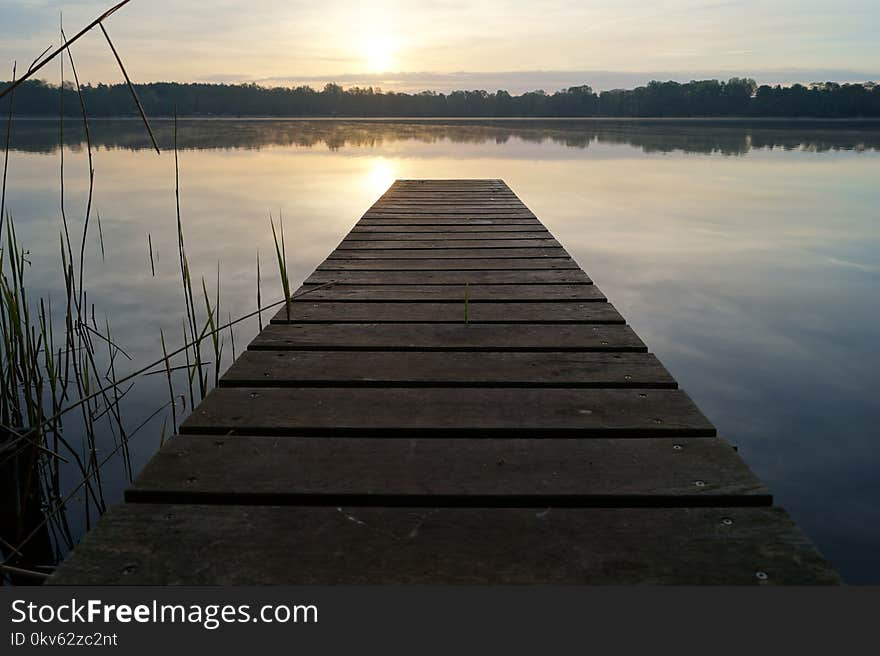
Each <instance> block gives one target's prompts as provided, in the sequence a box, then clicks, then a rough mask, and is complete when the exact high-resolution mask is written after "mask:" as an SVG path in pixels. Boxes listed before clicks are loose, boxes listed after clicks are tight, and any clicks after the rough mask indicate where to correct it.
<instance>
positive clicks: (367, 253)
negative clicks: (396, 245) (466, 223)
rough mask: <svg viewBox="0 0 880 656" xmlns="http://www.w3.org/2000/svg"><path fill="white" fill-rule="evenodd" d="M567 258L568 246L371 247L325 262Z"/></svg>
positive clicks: (342, 253)
mask: <svg viewBox="0 0 880 656" xmlns="http://www.w3.org/2000/svg"><path fill="white" fill-rule="evenodd" d="M539 258H543V259H548V258H564V259H566V260H570V259H571V258H570V257H569V255H568V253H567V252H566V251H565V249H564V248H504V249H500V248H499V249H493V248H447V249H443V250H434V251H428V250H424V249H422V250H405V249H404V250H400V249H391V250H389V249H381V248H380V249H371V250H344V251H333V252H331V253H330V255H329V256H328V257H327V260H326V261H325V263H329V262H331V261H333V260H339V259H344V260H381V259H412V260H425V259H432V260H440V259H460V260H473V259H475V260H518V259H530V260H534V259H539Z"/></svg>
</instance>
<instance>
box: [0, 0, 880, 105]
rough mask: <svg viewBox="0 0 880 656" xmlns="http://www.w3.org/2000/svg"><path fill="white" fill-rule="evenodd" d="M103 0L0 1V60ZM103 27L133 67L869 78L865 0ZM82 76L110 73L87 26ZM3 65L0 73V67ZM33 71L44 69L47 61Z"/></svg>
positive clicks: (403, 78)
mask: <svg viewBox="0 0 880 656" xmlns="http://www.w3.org/2000/svg"><path fill="white" fill-rule="evenodd" d="M115 1H116V0H68V1H66V2H65V1H57V0H0V33H2V34H3V39H2V41H0V67H5V68H7V69H8V70H9V71H10V72H11V68H12V63H13V61H15V60H17V61H18V62H19V65H20V66H25V67H26V66H27V65H28V64H29V63H30V62H31V61H32V60H33V59H34V58H35V57H36V56H37V55H39V54H40V52H42V51H43V49H44V48H46V47H47V46H49V45H52V44H54V45H57V44H59V43H60V40H59V36H58V25H59V21H60V19H61V17H62V16H63V21H64V27H65V31H66V32H67V33H68V35H71V34H74V33H75V32H77V31H78V30H79V29H80V28H81V27H83V26H85V25H86V24H87V23H88V22H90V21H91V20H92V19H94V18H95V17H97V16H98V15H99V14H100V13H101V12H102V11H103V10H104V9H106V8H108V7H109V6H110V5H111V4H113V3H114V2H115ZM106 27H107V29H108V31H109V32H110V34H111V36H112V37H113V39H114V42H115V44H116V46H117V48H118V49H119V51H120V54H121V55H122V57H123V60H124V61H125V63H126V67H127V68H128V70H129V72H130V74H131V75H132V78H133V79H134V80H135V81H138V82H150V81H179V82H189V81H201V82H257V83H259V84H266V85H285V86H286V85H291V84H309V85H311V86H314V87H320V86H323V84H324V83H326V82H338V83H340V84H342V85H343V86H346V87H348V86H353V85H362V86H365V85H372V86H378V87H381V88H383V89H387V90H401V91H419V90H423V89H435V90H439V91H448V90H450V89H456V88H468V89H486V90H490V91H493V90H495V89H499V88H501V89H508V90H510V91H511V92H514V93H520V92H522V91H527V90H533V89H539V88H540V89H545V90H547V91H555V90H557V89H560V88H564V87H567V86H571V85H575V84H590V85H591V86H593V87H594V88H595V89H597V90H602V89H609V88H621V87H633V86H637V85H639V84H644V83H645V82H647V81H649V80H651V79H675V80H681V81H687V80H690V79H705V78H727V77H732V76H745V77H753V78H755V79H756V80H757V81H758V82H759V83H774V82H778V83H791V82H796V81H799V82H805V83H806V82H813V81H825V80H835V81H841V82H844V81H866V80H877V81H880V38H878V37H877V28H878V27H880V2H878V0H837V1H835V2H827V1H826V2H820V1H817V0H773V1H770V0H764V1H761V0H730V1H724V0H721V1H717V0H716V1H712V0H708V1H700V0H668V1H660V0H658V1H655V2H651V3H648V2H645V1H644V0H638V1H635V0H613V1H612V0H599V1H590V0H577V1H565V0H562V1H555V2H542V1H541V0H531V1H521V0H482V1H481V2H472V1H470V0H468V1H458V0H435V1H433V2H424V1H421V0H410V1H408V2H403V1H395V0H383V1H376V2H371V1H369V0H362V1H360V2H342V1H338V0H322V1H321V2H313V1H301V0H251V1H250V2H248V1H246V0H213V1H211V2H180V1H179V0H178V1H172V0H133V1H132V3H131V4H130V5H128V6H127V7H126V8H124V9H123V10H121V11H120V12H118V13H117V14H115V15H114V16H112V17H111V18H110V19H109V20H108V21H107V23H106ZM74 56H75V57H76V62H77V68H78V72H79V74H80V79H81V81H83V82H93V83H94V82H117V81H120V80H121V77H120V73H119V71H118V69H117V67H116V63H115V61H114V59H113V57H112V55H111V54H110V53H109V51H108V48H107V44H106V42H105V41H104V40H103V37H102V36H101V34H100V31H98V32H93V33H90V34H88V35H87V36H85V37H84V38H83V39H82V40H81V41H80V42H78V43H77V44H76V46H75V47H74ZM8 77H10V73H6V74H2V73H0V79H4V78H8ZM41 77H43V78H44V79H48V80H50V81H57V78H58V70H57V66H55V65H54V64H53V65H52V67H51V68H47V69H46V72H45V74H41Z"/></svg>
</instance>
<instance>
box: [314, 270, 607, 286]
mask: <svg viewBox="0 0 880 656" xmlns="http://www.w3.org/2000/svg"><path fill="white" fill-rule="evenodd" d="M328 282H337V283H340V284H345V285H464V284H465V283H467V284H469V285H521V284H542V285H553V284H559V285H570V284H573V283H574V284H577V283H589V282H590V279H589V278H588V277H587V274H585V273H584V272H583V271H581V270H580V269H565V270H559V271H552V270H547V269H546V267H545V269H544V270H528V269H523V270H521V271H494V270H491V271H477V270H468V271H412V270H410V271H324V270H316V271H315V272H314V273H313V274H312V275H310V276H309V277H308V278H306V279H305V281H304V282H303V284H305V285H323V284H324V283H328Z"/></svg>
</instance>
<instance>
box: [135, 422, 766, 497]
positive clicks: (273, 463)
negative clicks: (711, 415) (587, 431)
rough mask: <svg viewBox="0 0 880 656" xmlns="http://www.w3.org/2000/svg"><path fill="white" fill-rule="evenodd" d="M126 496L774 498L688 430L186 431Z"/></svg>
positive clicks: (729, 456)
mask: <svg viewBox="0 0 880 656" xmlns="http://www.w3.org/2000/svg"><path fill="white" fill-rule="evenodd" d="M698 482H699V483H700V484H699V485H698V484H697V483H698ZM125 497H126V500H127V501H132V502H140V503H143V502H151V503H237V504H244V503H249V504H254V503H260V504H267V505H282V504H296V505H365V506H370V505H372V506H379V505H394V506H418V505H425V504H429V505H432V506H433V505H443V506H448V507H452V506H482V507H485V506H508V507H509V506H514V507H526V506H532V507H541V508H546V507H548V506H554V507H645V506H731V505H735V506H759V505H763V506H766V505H770V503H771V501H772V499H771V497H770V493H769V492H768V491H767V489H766V488H765V487H764V486H763V485H762V484H761V483H760V482H759V481H758V480H757V479H756V478H755V475H754V474H753V473H752V472H751V471H749V469H748V467H746V466H745V463H743V462H742V459H741V458H739V456H737V455H736V452H735V451H734V450H733V447H732V446H730V444H728V443H727V442H725V441H724V440H722V439H720V438H719V439H709V440H707V439H701V438H683V437H675V438H645V439H638V438H635V439H602V438H596V439H592V440H565V439H553V438H547V439H537V440H536V439H513V440H504V439H492V438H489V439H483V440H455V439H444V438H429V439H419V438H418V437H412V438H410V439H397V438H383V437H376V438H370V439H361V438H333V437H265V436H264V437H259V436H228V437H227V436H223V435H179V436H176V437H173V438H171V439H170V440H168V441H167V442H166V443H165V446H163V447H162V449H161V450H160V451H159V453H158V454H157V455H156V457H155V458H153V460H151V461H150V463H149V464H148V465H147V467H146V468H145V469H144V470H143V471H142V472H141V474H140V476H138V478H137V480H136V481H135V482H134V483H133V484H132V485H131V487H129V489H128V490H127V491H126V495H125Z"/></svg>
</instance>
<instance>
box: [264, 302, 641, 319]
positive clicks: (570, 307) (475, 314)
mask: <svg viewBox="0 0 880 656" xmlns="http://www.w3.org/2000/svg"><path fill="white" fill-rule="evenodd" d="M310 321H318V322H322V323H472V324H476V323H528V324H536V323H591V324H592V323H624V319H623V317H622V316H620V313H619V312H618V311H617V310H616V309H615V308H614V306H613V305H611V304H610V303H603V302H600V301H591V302H583V301H555V302H551V303H544V302H538V301H533V302H527V303H517V302H497V303H484V302H479V301H477V302H469V303H468V304H467V305H465V303H464V302H463V301H462V302H459V303H424V302H417V301H412V302H408V303H394V302H376V303H361V302H356V301H352V302H348V303H334V302H332V301H321V302H317V303H315V302H313V301H311V300H310V299H309V297H308V295H306V296H303V297H301V298H300V299H297V300H294V301H291V302H289V303H287V304H286V306H284V307H282V308H281V309H280V310H279V311H278V313H277V314H276V315H275V316H274V317H273V318H272V322H273V323H285V322H287V323H290V322H292V323H308V322H310Z"/></svg>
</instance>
